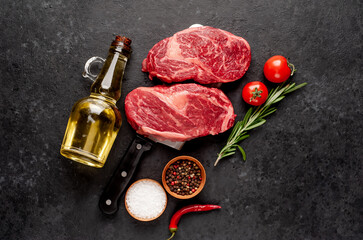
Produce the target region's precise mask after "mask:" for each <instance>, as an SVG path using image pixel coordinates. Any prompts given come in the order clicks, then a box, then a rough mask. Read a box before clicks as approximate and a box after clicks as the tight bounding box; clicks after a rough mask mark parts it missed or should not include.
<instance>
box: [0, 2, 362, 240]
mask: <svg viewBox="0 0 363 240" xmlns="http://www.w3.org/2000/svg"><path fill="white" fill-rule="evenodd" d="M1 5H2V6H1V9H0V13H1V22H0V26H1V27H0V28H1V31H0V36H1V41H0V54H1V58H0V59H1V64H0V69H1V91H0V93H1V101H0V103H1V113H0V119H1V128H0V134H1V141H0V145H1V149H0V156H1V167H0V192H1V193H0V202H1V205H0V218H1V219H0V239H54V240H55V239H166V238H167V237H168V236H169V231H168V222H169V219H170V218H171V216H172V213H173V212H174V211H176V210H177V209H179V208H180V207H182V206H183V205H186V204H189V203H216V204H220V205H221V206H222V207H223V209H222V210H220V211H214V212H209V213H201V214H189V215H187V216H185V217H183V218H182V220H181V222H180V230H179V232H178V233H177V236H176V237H175V239H363V226H362V215H363V214H362V208H363V204H362V201H363V200H362V199H363V197H362V155H363V151H362V145H363V144H362V134H363V131H362V121H363V114H362V102H363V101H362V100H363V93H362V88H363V82H362V40H363V38H362V32H363V31H362V22H363V21H362V12H363V11H362V2H361V1H359V0H356V1H339V0H321V1H312V0H311V1H297V0H295V1H294V0H290V1H288V0H279V1H262V0H259V1H253V2H252V1H237V0H229V1H220V0H217V1H207V0H200V1H197V0H191V1H175V0H173V1H170V0H149V1H75V0H70V1H62V0H53V1H39V0H34V1H9V0H4V1H1ZM194 23H201V24H203V25H210V26H214V27H218V28H221V29H224V30H227V31H230V32H232V33H233V34H236V35H239V36H242V37H244V38H245V39H246V40H247V41H248V42H249V43H250V45H251V49H252V63H251V66H250V68H249V70H248V72H247V74H246V75H245V76H244V77H243V78H242V79H241V80H238V81H236V82H234V83H230V84H225V85H224V86H223V87H222V89H223V90H224V91H225V93H226V94H227V95H228V97H229V98H230V99H231V101H232V103H233V105H234V108H235V111H236V113H237V115H238V119H241V117H242V116H243V115H244V113H245V112H246V110H247V107H248V106H246V104H244V103H243V101H242V98H241V96H240V95H241V91H242V88H243V86H244V85H245V84H246V83H247V82H249V81H255V80H260V81H263V82H265V83H266V82H267V81H266V80H265V79H264V77H263V73H262V68H263V64H264V62H265V61H266V60H267V59H268V58H269V57H271V56H272V55H276V54H281V55H284V56H286V57H289V59H290V61H291V62H293V63H294V64H295V65H296V66H297V68H298V72H297V74H296V75H295V76H294V80H295V81H296V82H297V83H302V82H308V83H309V84H308V86H307V87H305V88H303V89H301V90H299V91H298V92H295V93H293V94H291V95H290V96H288V97H287V98H286V99H284V100H283V101H282V102H281V103H280V104H278V106H277V107H278V111H277V112H276V113H275V114H274V115H272V116H270V117H269V118H268V121H267V123H266V124H265V125H264V126H262V127H260V128H259V129H256V130H254V131H253V132H251V137H250V138H249V139H247V140H245V141H244V142H243V143H242V146H243V147H244V149H245V150H246V153H247V161H246V162H243V161H242V160H241V156H240V154H236V155H234V156H233V157H231V158H229V159H225V160H223V161H221V163H220V165H219V166H217V167H213V163H214V161H215V158H216V153H217V152H218V151H219V150H220V149H221V148H222V146H223V145H224V143H225V141H226V139H227V137H228V133H225V134H221V135H219V136H209V137H204V138H200V139H196V140H193V141H190V142H188V143H187V144H186V145H185V148H184V149H183V150H182V151H180V152H178V151H176V150H172V149H170V148H167V147H164V146H161V145H157V146H155V147H154V148H153V149H152V151H150V152H149V154H148V155H147V156H145V157H144V158H143V160H142V162H141V164H140V165H139V168H138V171H137V174H136V175H135V177H134V180H136V179H140V178H153V179H156V180H158V181H161V171H162V169H163V167H164V165H165V164H166V163H167V162H168V160H170V159H171V158H173V157H175V156H178V155H181V154H186V155H191V156H194V157H196V158H198V159H200V160H201V162H202V163H203V164H204V166H205V168H206V171H207V176H208V179H207V184H206V187H205V188H204V190H203V191H202V193H201V194H200V195H199V196H198V197H196V198H194V199H192V200H189V201H182V200H176V199H173V198H171V197H169V202H168V206H167V209H166V211H165V213H164V214H163V215H162V216H161V217H160V218H159V219H157V220H155V221H153V222H148V223H143V222H138V221H136V220H134V219H132V218H131V217H130V216H129V215H128V214H127V212H126V211H125V209H124V207H123V205H122V204H121V205H120V210H119V212H118V213H117V215H116V216H115V217H113V218H108V217H105V216H103V215H102V214H101V212H100V211H99V209H98V207H97V203H98V199H99V196H100V194H101V192H102V189H103V187H104V186H105V184H106V183H107V181H108V179H109V178H110V176H111V175H112V172H113V170H114V169H115V167H116V165H117V164H118V161H119V159H120V157H121V156H122V154H123V153H124V152H125V150H126V148H127V146H128V144H129V143H130V142H131V140H132V139H133V136H134V131H133V130H132V129H131V128H130V126H129V125H128V124H127V122H126V120H125V119H124V124H123V126H122V129H121V130H120V133H119V135H118V138H117V139H116V142H115V144H114V147H113V149H112V152H111V154H110V156H109V158H108V161H107V163H106V165H105V167H104V168H102V169H95V168H90V167H87V166H83V165H81V164H78V163H76V162H72V161H70V160H68V159H65V158H63V157H62V156H61V155H60V154H59V149H60V145H61V142H62V138H63V134H64V131H65V128H66V124H67V120H68V116H69V113H70V110H71V108H72V106H73V104H74V103H75V102H76V101H77V100H78V99H80V98H82V97H85V96H87V95H88V94H89V88H90V82H89V81H87V80H85V79H83V78H82V77H81V73H82V71H83V66H84V63H85V62H86V60H87V59H88V58H90V57H91V56H102V57H105V56H106V54H107V50H108V47H109V44H110V43H111V41H112V39H113V38H114V36H115V35H116V34H123V35H125V36H128V37H129V38H131V39H132V40H133V43H132V47H133V50H134V52H133V54H132V58H131V60H130V62H129V64H128V66H127V71H126V76H125V79H124V82H123V88H122V99H121V100H120V101H119V102H118V106H119V108H120V109H121V111H122V113H123V114H124V109H123V100H124V98H125V96H126V95H127V93H128V92H130V91H131V90H133V89H134V88H136V87H138V86H153V85H154V83H153V82H151V81H149V80H148V78H147V74H145V73H143V72H141V62H142V60H143V58H145V57H146V55H147V53H148V50H149V49H150V48H151V47H152V46H153V45H154V44H155V43H157V42H158V41H160V40H161V39H163V38H166V37H169V36H171V35H172V34H173V33H175V32H177V31H180V30H182V29H184V28H187V27H189V26H190V25H191V24H194ZM266 84H267V85H268V87H269V88H271V87H273V86H274V85H272V84H268V83H266ZM121 201H123V199H122V200H121Z"/></svg>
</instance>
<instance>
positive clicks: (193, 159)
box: [161, 156, 207, 199]
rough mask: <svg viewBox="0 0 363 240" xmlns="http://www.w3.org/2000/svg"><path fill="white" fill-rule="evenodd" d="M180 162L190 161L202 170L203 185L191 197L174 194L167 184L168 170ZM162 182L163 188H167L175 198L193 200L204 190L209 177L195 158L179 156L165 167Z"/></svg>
mask: <svg viewBox="0 0 363 240" xmlns="http://www.w3.org/2000/svg"><path fill="white" fill-rule="evenodd" d="M178 160H188V161H191V162H193V163H195V164H197V166H198V167H199V168H200V176H201V177H202V180H201V183H200V185H199V187H198V189H197V190H196V191H195V192H194V193H193V194H190V195H184V196H183V195H179V194H176V193H174V192H172V191H171V190H170V188H169V186H168V185H167V184H166V178H165V177H166V171H167V170H168V168H169V167H170V165H172V164H173V163H175V162H176V161H178ZM161 179H162V182H163V186H164V188H165V190H166V191H167V192H168V193H169V194H170V195H171V196H173V197H175V198H178V199H189V198H193V197H195V196H197V195H198V194H199V193H200V192H201V191H202V189H203V187H204V185H205V181H206V179H207V176H206V173H205V169H204V167H203V165H202V164H201V163H200V162H199V161H198V160H197V159H195V158H193V157H190V156H179V157H176V158H173V159H172V160H170V161H169V162H168V164H166V166H165V167H164V170H163V174H162V178H161Z"/></svg>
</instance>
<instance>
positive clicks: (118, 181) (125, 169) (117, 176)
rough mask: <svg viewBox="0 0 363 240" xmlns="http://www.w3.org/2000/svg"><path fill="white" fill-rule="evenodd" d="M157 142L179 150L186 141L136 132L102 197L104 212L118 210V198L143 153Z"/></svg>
mask: <svg viewBox="0 0 363 240" xmlns="http://www.w3.org/2000/svg"><path fill="white" fill-rule="evenodd" d="M155 142H157V143H161V144H164V145H166V146H169V147H172V148H174V149H177V150H180V149H181V148H182V147H183V145H184V143H185V142H172V141H168V140H164V141H159V140H158V139H156V138H155V137H152V136H149V137H144V136H141V135H139V134H136V137H135V138H134V140H133V141H132V142H131V144H130V145H129V147H128V148H127V150H126V152H125V154H124V155H123V157H122V159H121V161H120V163H119V165H118V167H117V168H116V170H115V172H114V173H113V176H112V177H111V179H110V181H109V182H108V184H107V186H106V188H105V189H104V191H103V193H102V195H101V197H100V201H99V204H98V205H99V208H100V209H101V211H102V212H103V213H105V214H108V215H111V214H114V213H116V212H117V211H118V200H119V198H120V197H121V195H122V193H123V192H124V191H125V189H126V187H127V186H128V184H129V182H130V180H131V178H132V176H133V174H134V172H135V169H136V168H137V165H138V163H139V161H140V159H141V158H142V156H143V153H144V152H146V151H149V150H150V149H151V147H152V146H153V145H154V143H155Z"/></svg>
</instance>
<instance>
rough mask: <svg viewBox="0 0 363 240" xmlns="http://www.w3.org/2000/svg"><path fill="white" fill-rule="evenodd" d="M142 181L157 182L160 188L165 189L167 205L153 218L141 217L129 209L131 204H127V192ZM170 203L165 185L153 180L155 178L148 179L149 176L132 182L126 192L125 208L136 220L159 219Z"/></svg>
mask: <svg viewBox="0 0 363 240" xmlns="http://www.w3.org/2000/svg"><path fill="white" fill-rule="evenodd" d="M142 181H150V182H153V183H156V184H157V185H158V186H160V188H161V189H162V190H163V192H164V194H165V201H166V202H165V206H164V209H163V210H162V211H161V212H160V214H158V215H157V216H156V217H153V218H140V217H138V216H135V215H134V214H133V213H132V212H131V211H130V209H129V206H128V205H127V202H126V198H127V193H128V192H129V190H130V189H131V188H132V187H133V186H134V185H135V184H137V183H140V182H142ZM167 205H168V196H167V195H166V192H165V191H164V189H163V187H162V186H161V184H160V183H158V182H157V181H155V180H153V179H148V178H144V179H140V180H138V181H136V182H134V183H133V184H131V186H130V187H129V188H128V189H127V191H126V194H125V208H126V210H127V212H128V213H129V214H130V216H131V217H133V218H135V219H136V220H139V221H143V222H149V221H152V220H155V219H157V218H158V217H160V216H161V215H162V214H163V213H164V211H165V209H166V206H167Z"/></svg>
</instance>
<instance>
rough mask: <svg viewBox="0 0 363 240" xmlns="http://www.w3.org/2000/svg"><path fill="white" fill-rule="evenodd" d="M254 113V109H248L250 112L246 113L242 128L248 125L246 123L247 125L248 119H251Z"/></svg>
mask: <svg viewBox="0 0 363 240" xmlns="http://www.w3.org/2000/svg"><path fill="white" fill-rule="evenodd" d="M252 111H253V107H251V108H250V109H248V111H247V113H246V115H245V117H244V118H243V120H242V126H245V125H246V123H247V121H248V119H249V118H250V116H251V114H252Z"/></svg>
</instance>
